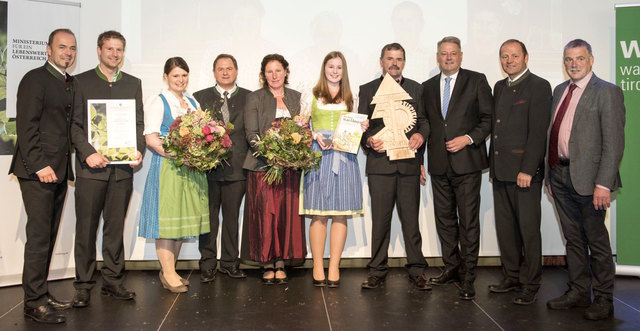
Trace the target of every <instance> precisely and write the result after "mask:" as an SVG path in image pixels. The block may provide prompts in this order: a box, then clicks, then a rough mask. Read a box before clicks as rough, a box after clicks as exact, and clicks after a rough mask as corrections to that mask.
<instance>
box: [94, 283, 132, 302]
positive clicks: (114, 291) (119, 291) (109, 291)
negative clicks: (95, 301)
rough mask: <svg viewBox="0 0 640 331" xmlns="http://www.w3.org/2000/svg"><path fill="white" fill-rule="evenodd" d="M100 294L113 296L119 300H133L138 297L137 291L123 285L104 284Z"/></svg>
mask: <svg viewBox="0 0 640 331" xmlns="http://www.w3.org/2000/svg"><path fill="white" fill-rule="evenodd" d="M100 294H102V295H107V296H112V297H113V298H114V299H118V300H131V299H133V298H135V297H136V292H134V291H131V290H128V289H126V288H124V286H122V285H117V286H109V285H103V286H102V289H101V291H100Z"/></svg>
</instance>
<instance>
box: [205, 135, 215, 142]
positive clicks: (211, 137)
mask: <svg viewBox="0 0 640 331" xmlns="http://www.w3.org/2000/svg"><path fill="white" fill-rule="evenodd" d="M205 139H206V140H207V142H209V143H210V142H212V141H213V136H212V135H210V134H208V135H207V136H206V138H205Z"/></svg>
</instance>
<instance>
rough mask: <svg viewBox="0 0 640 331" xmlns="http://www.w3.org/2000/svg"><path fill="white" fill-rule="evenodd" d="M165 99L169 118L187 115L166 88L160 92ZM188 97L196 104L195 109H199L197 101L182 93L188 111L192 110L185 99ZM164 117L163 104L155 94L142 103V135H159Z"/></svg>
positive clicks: (189, 102) (191, 106) (178, 101)
mask: <svg viewBox="0 0 640 331" xmlns="http://www.w3.org/2000/svg"><path fill="white" fill-rule="evenodd" d="M160 93H161V94H162V95H163V96H164V97H165V99H167V103H168V104H169V108H170V109H171V116H173V118H174V119H175V118H176V117H178V116H181V115H184V114H186V113H187V109H185V108H182V107H181V106H180V100H178V98H176V96H175V95H174V94H173V93H171V92H170V91H169V90H168V89H167V88H164V89H163V90H162V91H161V92H160ZM187 97H190V98H191V99H193V100H194V101H195V102H196V108H197V109H199V108H200V104H199V103H198V101H197V100H196V99H195V98H193V96H192V95H191V94H189V93H187V92H186V91H185V92H183V93H182V99H183V100H184V101H185V102H186V103H187V105H188V107H189V108H188V109H191V110H195V109H193V105H192V104H191V101H189V100H188V99H187ZM163 117H164V102H162V99H161V98H160V96H159V95H158V94H155V95H153V96H151V97H150V98H148V99H147V101H146V102H145V103H144V134H145V135H148V134H151V133H160V127H161V126H162V118H163Z"/></svg>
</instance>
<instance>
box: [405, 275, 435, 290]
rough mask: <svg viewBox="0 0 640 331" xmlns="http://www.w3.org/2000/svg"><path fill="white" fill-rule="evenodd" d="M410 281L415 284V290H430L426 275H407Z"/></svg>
mask: <svg viewBox="0 0 640 331" xmlns="http://www.w3.org/2000/svg"><path fill="white" fill-rule="evenodd" d="M409 279H411V282H412V283H413V285H414V286H415V288H416V290H419V291H431V284H430V283H429V280H428V278H427V275H425V274H422V275H420V276H415V277H409Z"/></svg>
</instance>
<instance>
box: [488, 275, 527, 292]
mask: <svg viewBox="0 0 640 331" xmlns="http://www.w3.org/2000/svg"><path fill="white" fill-rule="evenodd" d="M518 287H520V282H518V281H517V280H514V279H511V278H503V279H502V281H501V282H500V284H493V285H489V292H493V293H507V292H509V291H513V290H516V289H518Z"/></svg>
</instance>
